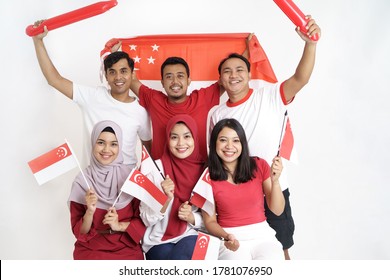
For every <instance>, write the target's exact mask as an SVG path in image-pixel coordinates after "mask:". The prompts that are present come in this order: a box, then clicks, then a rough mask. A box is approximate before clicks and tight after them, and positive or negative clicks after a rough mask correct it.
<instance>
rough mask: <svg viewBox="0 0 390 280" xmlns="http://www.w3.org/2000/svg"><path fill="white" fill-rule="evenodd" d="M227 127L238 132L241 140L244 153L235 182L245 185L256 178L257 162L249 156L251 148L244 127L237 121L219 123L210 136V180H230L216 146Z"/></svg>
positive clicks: (242, 153)
mask: <svg viewBox="0 0 390 280" xmlns="http://www.w3.org/2000/svg"><path fill="white" fill-rule="evenodd" d="M225 127H228V128H231V129H233V130H234V131H236V132H237V135H238V138H239V139H240V142H241V146H242V151H241V155H240V156H239V157H238V162H237V167H236V170H235V172H234V178H233V181H234V182H235V183H236V184H240V183H245V182H248V181H250V180H252V179H253V178H254V177H255V171H256V170H257V165H256V161H255V159H254V158H253V157H250V156H249V146H248V141H247V139H246V135H245V130H244V128H243V127H242V125H241V124H240V123H239V122H238V121H237V120H236V119H223V120H220V121H219V122H217V124H216V125H215V126H214V128H213V130H212V132H211V136H210V146H209V148H210V152H209V159H208V165H209V172H210V179H211V180H214V181H225V180H227V179H228V173H227V170H226V168H225V167H224V165H223V162H222V160H221V158H220V157H219V156H218V154H217V151H216V145H217V141H218V134H219V133H220V132H221V130H222V129H223V128H225Z"/></svg>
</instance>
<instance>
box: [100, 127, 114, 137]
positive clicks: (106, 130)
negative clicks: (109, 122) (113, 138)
mask: <svg viewBox="0 0 390 280" xmlns="http://www.w3.org/2000/svg"><path fill="white" fill-rule="evenodd" d="M102 132H111V133H112V134H114V135H115V131H114V130H113V129H112V127H111V126H107V127H105V128H104V129H103V130H102Z"/></svg>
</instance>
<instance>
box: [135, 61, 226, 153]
mask: <svg viewBox="0 0 390 280" xmlns="http://www.w3.org/2000/svg"><path fill="white" fill-rule="evenodd" d="M161 83H162V85H163V88H164V90H165V92H166V93H167V94H165V93H163V92H161V91H158V90H154V89H151V88H148V87H147V86H145V85H143V84H142V83H141V82H140V81H139V80H138V79H136V78H133V81H132V83H131V90H132V91H133V92H134V93H135V94H136V95H137V96H138V98H139V100H140V104H141V106H143V107H144V108H145V109H146V111H148V113H149V115H150V119H151V121H152V129H153V137H152V150H151V156H152V158H154V159H159V158H161V156H162V154H163V151H164V146H165V139H166V135H165V128H166V124H167V123H168V120H169V119H170V118H171V117H173V116H174V115H177V114H188V115H190V116H191V117H192V118H194V120H195V121H196V124H197V126H198V133H199V136H200V137H199V141H200V143H199V148H200V152H201V153H202V155H203V156H204V159H205V160H207V139H206V138H207V136H206V133H207V132H206V131H207V117H208V113H209V111H210V109H211V108H213V107H214V106H215V105H218V104H219V100H220V96H221V95H222V94H223V92H224V89H223V87H221V86H219V84H218V82H215V83H214V84H212V85H210V86H209V87H206V88H201V89H199V90H194V91H192V92H191V94H189V95H187V89H188V86H189V85H190V83H191V79H190V69H189V66H188V64H187V62H186V61H185V60H184V59H183V58H181V57H169V58H167V59H166V60H165V61H164V63H163V64H162V65H161Z"/></svg>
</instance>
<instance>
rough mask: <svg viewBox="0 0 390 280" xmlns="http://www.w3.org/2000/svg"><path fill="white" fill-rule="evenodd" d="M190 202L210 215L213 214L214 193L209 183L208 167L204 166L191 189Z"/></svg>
mask: <svg viewBox="0 0 390 280" xmlns="http://www.w3.org/2000/svg"><path fill="white" fill-rule="evenodd" d="M190 202H191V204H193V205H195V206H196V207H198V208H201V209H202V210H204V211H205V212H206V213H207V214H209V215H210V216H212V215H213V214H214V195H213V188H212V187H211V184H210V174H209V169H208V168H206V169H205V171H203V174H202V176H200V178H199V180H198V182H197V183H196V185H195V187H194V189H193V190H192V196H191V198H190Z"/></svg>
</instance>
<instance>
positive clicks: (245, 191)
mask: <svg viewBox="0 0 390 280" xmlns="http://www.w3.org/2000/svg"><path fill="white" fill-rule="evenodd" d="M282 169H283V166H282V162H281V160H280V158H279V157H275V158H274V160H273V163H272V166H271V168H270V166H269V165H268V164H267V162H266V161H265V160H263V159H261V158H258V157H250V156H249V148H248V142H247V139H246V136H245V131H244V129H243V127H242V126H241V124H240V123H239V122H238V121H237V120H235V119H223V120H221V121H219V122H218V123H217V124H216V125H215V126H214V128H213V130H212V132H211V136H210V152H209V173H210V179H211V185H212V188H213V195H214V201H215V212H214V215H212V216H209V215H208V214H207V213H206V212H204V211H202V213H203V219H204V223H205V226H206V229H207V230H208V231H209V233H211V234H213V235H215V236H218V237H221V238H223V239H224V241H225V242H224V243H223V245H221V247H220V252H219V259H239V260H242V259H245V260H252V259H253V260H254V259H281V260H282V259H284V257H283V253H282V252H283V251H282V250H281V249H282V248H281V244H280V243H279V242H278V240H277V239H276V237H275V231H274V230H273V229H272V228H271V227H270V226H269V225H268V223H267V222H266V217H265V209H264V203H267V204H268V206H269V208H270V209H271V211H273V212H274V213H275V214H276V215H280V214H281V213H282V212H283V209H284V203H285V201H284V197H283V194H282V191H281V189H280V185H279V181H278V179H279V176H280V174H281V172H282ZM264 198H265V199H264Z"/></svg>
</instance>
